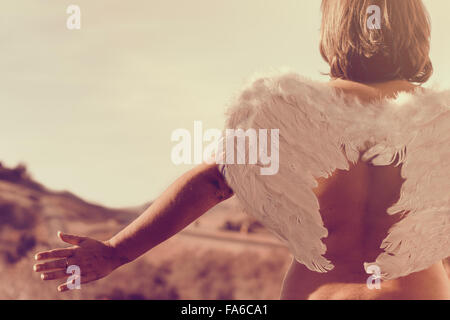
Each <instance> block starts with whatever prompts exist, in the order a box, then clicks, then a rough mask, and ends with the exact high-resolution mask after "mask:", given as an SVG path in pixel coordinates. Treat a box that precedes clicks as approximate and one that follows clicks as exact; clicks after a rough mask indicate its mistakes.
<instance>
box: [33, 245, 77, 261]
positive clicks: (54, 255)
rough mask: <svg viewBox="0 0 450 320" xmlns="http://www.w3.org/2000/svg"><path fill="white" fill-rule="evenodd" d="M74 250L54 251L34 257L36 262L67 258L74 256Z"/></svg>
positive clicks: (40, 253)
mask: <svg viewBox="0 0 450 320" xmlns="http://www.w3.org/2000/svg"><path fill="white" fill-rule="evenodd" d="M73 252H74V248H66V249H53V250H49V251H43V252H39V253H37V254H36V255H35V256H34V259H36V260H48V259H57V258H67V257H70V256H72V255H73Z"/></svg>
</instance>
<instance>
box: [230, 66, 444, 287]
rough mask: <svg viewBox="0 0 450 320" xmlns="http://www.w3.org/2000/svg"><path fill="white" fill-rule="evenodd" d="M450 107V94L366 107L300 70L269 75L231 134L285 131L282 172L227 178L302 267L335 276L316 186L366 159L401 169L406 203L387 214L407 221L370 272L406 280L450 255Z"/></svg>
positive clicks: (235, 168) (234, 119)
mask: <svg viewBox="0 0 450 320" xmlns="http://www.w3.org/2000/svg"><path fill="white" fill-rule="evenodd" d="M449 106H450V90H447V91H445V90H444V91H435V90H432V89H430V90H427V91H425V90H424V91H420V90H416V91H414V92H412V93H401V94H399V95H398V96H396V97H395V98H386V99H383V100H381V101H378V102H372V103H362V102H361V101H359V100H358V99H356V98H355V99H354V100H349V99H348V98H346V99H344V97H343V96H342V95H340V94H338V93H337V92H336V91H335V90H334V89H333V88H331V87H330V86H328V85H327V84H325V83H320V82H315V81H312V80H309V79H307V78H304V77H302V76H300V75H298V74H296V73H293V72H285V73H281V74H277V75H270V76H260V77H258V78H257V79H256V80H253V81H252V82H251V83H250V84H249V85H247V86H246V87H244V89H243V90H242V91H241V93H240V94H238V96H237V97H236V99H235V101H234V102H233V103H232V105H231V107H230V108H229V110H228V113H227V122H226V128H228V129H235V128H241V129H244V130H247V129H279V132H280V134H279V149H278V150H277V151H278V152H279V163H278V165H279V171H278V173H277V174H274V175H261V174H260V168H261V167H262V164H261V163H256V164H244V165H242V164H241V165H237V164H228V163H226V164H224V168H223V172H224V176H225V179H226V180H227V182H228V184H229V185H230V187H231V188H232V189H233V191H234V192H235V194H236V196H237V198H238V199H239V200H240V202H241V204H242V206H243V208H244V210H245V211H246V212H247V213H249V214H250V215H252V216H254V217H255V218H256V219H258V220H260V221H261V223H263V224H264V225H265V226H266V227H267V228H268V229H269V230H271V231H272V232H274V233H275V234H276V235H277V236H278V237H279V238H280V239H281V240H282V241H284V242H285V243H286V245H287V246H288V247H289V248H290V250H291V252H292V254H293V255H294V257H295V259H296V260H297V261H298V262H300V263H302V264H304V265H305V266H306V267H308V268H309V269H310V270H314V271H317V272H327V271H329V270H332V269H333V268H334V265H333V262H332V261H329V260H328V259H326V258H325V257H324V254H325V253H326V247H325V245H324V243H323V241H322V239H323V238H325V237H327V235H328V231H327V229H326V228H325V227H324V223H323V221H322V217H321V215H320V211H319V210H320V206H319V202H318V199H317V198H316V196H315V194H314V193H313V191H312V189H313V188H314V187H316V186H317V180H316V179H317V178H318V177H328V176H329V175H330V174H332V173H333V172H334V171H335V170H336V169H341V170H349V168H350V164H351V163H353V164H355V163H356V162H357V161H359V159H361V160H360V161H366V162H369V163H371V164H372V165H374V166H387V165H396V166H398V165H400V164H402V169H401V175H402V177H403V178H404V179H406V180H405V182H404V183H403V185H402V187H401V190H400V195H401V196H400V198H399V200H398V202H397V203H395V204H394V205H392V206H391V207H390V208H389V209H388V210H387V212H386V213H387V214H396V213H408V214H406V215H405V216H404V218H403V219H402V220H401V221H399V222H398V223H397V224H395V225H393V226H392V227H391V229H390V230H389V233H388V235H387V237H386V238H385V239H384V240H383V241H382V243H381V244H380V248H382V249H384V252H382V253H381V254H380V255H379V256H378V257H377V258H376V260H375V261H372V262H366V263H364V265H362V266H361V268H366V270H367V268H368V267H369V266H370V265H372V264H377V265H378V267H380V269H381V271H382V274H381V275H382V278H384V279H393V278H397V277H400V276H405V275H408V274H410V273H412V272H417V271H420V270H423V269H425V268H427V267H429V266H431V265H432V264H433V263H435V262H437V261H439V260H442V259H444V258H446V257H448V256H450V107H449ZM272 151H274V150H272ZM224 152H226V151H224ZM360 156H361V157H360Z"/></svg>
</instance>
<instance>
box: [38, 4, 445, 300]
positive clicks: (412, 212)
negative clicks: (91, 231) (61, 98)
mask: <svg viewBox="0 0 450 320" xmlns="http://www.w3.org/2000/svg"><path fill="white" fill-rule="evenodd" d="M373 5H375V6H377V7H375V8H379V9H380V10H379V13H380V16H379V18H380V21H379V24H378V25H377V24H374V28H372V27H370V24H368V23H367V20H368V19H373V18H374V17H373V16H372V13H374V14H376V13H377V10H375V9H374V10H375V11H371V10H368V9H369V7H370V8H371V9H373V8H374V7H373ZM322 14H323V17H322V28H321V45H320V52H321V54H322V56H323V58H324V59H325V60H326V61H327V62H328V64H329V65H330V77H331V81H330V82H329V83H326V84H325V83H315V82H312V81H309V80H307V79H304V78H302V77H300V76H298V75H295V74H285V75H281V76H273V77H266V78H261V79H258V80H257V81H255V82H253V83H252V85H251V86H250V87H248V88H246V89H245V90H244V91H243V93H242V94H241V95H240V97H239V98H238V100H237V101H236V104H235V106H234V107H233V108H231V109H230V115H229V118H228V122H227V127H228V128H243V129H248V128H266V129H270V128H280V142H279V152H280V163H279V168H280V170H279V173H278V174H275V175H273V176H262V175H258V173H257V169H259V168H260V165H258V164H257V165H250V164H248V165H233V164H224V165H220V166H218V165H217V164H203V165H200V166H198V167H196V168H195V169H193V170H191V171H189V172H187V173H186V174H184V175H183V176H182V177H180V178H179V179H178V180H177V181H175V183H174V184H172V185H171V186H170V187H169V188H168V189H167V190H166V191H165V192H164V193H163V194H162V195H161V196H160V197H159V198H158V199H157V200H156V201H155V202H154V203H153V204H152V205H151V206H150V207H149V208H148V209H147V210H146V211H145V212H144V213H143V214H142V215H141V216H140V217H139V218H138V219H136V220H135V221H134V222H133V223H131V224H130V225H129V226H128V227H126V228H125V229H124V230H122V231H121V232H119V233H118V234H117V235H115V236H114V237H113V238H111V239H110V240H108V241H97V240H95V239H91V238H87V237H80V236H75V235H68V234H63V233H59V237H60V238H61V240H62V241H64V242H66V243H69V244H72V245H73V246H72V247H70V248H65V249H55V250H51V251H46V252H41V253H38V254H37V255H36V259H37V260H39V261H42V262H40V263H38V264H36V265H35V267H34V270H35V271H37V272H42V279H43V280H52V279H59V278H66V277H67V274H66V273H65V268H66V267H67V266H68V265H78V266H80V268H81V271H82V275H81V280H82V283H87V282H91V281H94V280H97V279H100V278H103V277H105V276H106V275H108V274H109V273H110V272H112V271H113V270H115V269H116V268H118V267H120V266H121V265H123V264H126V263H128V262H131V261H133V260H135V259H136V258H137V257H139V256H140V255H142V254H143V253H145V252H147V251H148V250H150V249H151V248H153V247H155V246H156V245H158V244H159V243H161V242H163V241H165V240H166V239H168V238H170V237H171V236H172V235H174V234H176V233H177V232H179V231H180V230H182V229H183V228H184V227H186V226H187V225H189V224H190V223H191V222H193V221H194V220H195V219H197V218H198V217H199V216H201V215H202V214H203V213H204V212H206V211H207V210H208V209H210V208H212V207H213V206H215V205H216V204H218V203H220V202H221V201H224V200H225V199H228V198H229V197H231V196H232V195H233V193H234V194H236V196H237V197H238V198H239V200H240V201H241V202H242V204H243V206H244V208H245V209H246V211H247V212H248V213H250V214H253V215H254V216H255V217H257V218H259V219H260V220H261V221H262V222H263V223H264V224H265V225H266V226H267V227H268V228H269V229H271V230H272V231H274V232H275V233H276V234H277V235H278V236H279V237H280V238H281V239H282V240H284V241H285V242H286V243H287V244H288V245H289V247H290V249H291V251H292V252H293V255H294V260H293V262H292V265H291V267H290V269H289V271H288V273H287V275H286V277H285V280H284V284H283V289H282V294H281V298H285V299H450V282H449V279H448V277H447V274H446V272H445V268H444V265H443V259H445V258H446V257H447V256H449V255H450V252H448V249H446V248H447V247H450V245H449V244H450V242H449V241H450V240H449V237H450V235H449V233H450V220H449V218H448V217H449V215H450V213H449V212H450V210H449V207H448V205H449V199H448V195H447V194H446V193H445V192H446V190H449V187H450V186H449V185H448V182H447V181H448V179H440V177H445V174H444V175H440V174H439V171H432V170H431V169H430V170H431V171H430V172H428V171H426V170H428V167H427V162H424V159H423V157H424V156H423V155H424V154H425V155H426V156H429V154H430V153H432V152H441V153H440V154H439V155H438V157H437V158H439V159H441V162H440V163H436V162H433V163H432V164H430V163H428V165H430V168H431V165H437V164H438V165H441V169H442V170H441V171H442V172H445V169H446V168H447V169H448V168H449V165H450V164H448V161H447V162H444V161H445V159H448V158H445V155H444V154H443V153H442V152H444V151H441V150H443V148H442V147H439V146H438V145H437V143H434V142H433V141H434V140H433V139H441V140H440V143H447V144H448V143H449V141H450V138H449V137H448V134H447V135H445V131H443V130H441V129H442V128H448V126H449V125H450V119H449V118H450V117H449V112H450V111H449V109H448V105H450V94H449V93H448V92H444V93H437V92H429V91H426V90H422V89H421V88H420V86H418V84H419V85H420V84H422V83H424V82H426V81H427V80H428V79H429V77H430V76H431V73H432V70H433V68H432V64H431V61H430V59H429V48H430V44H429V38H430V24H429V19H428V16H427V13H426V10H425V8H424V6H423V4H422V2H421V0H396V1H383V0H372V1H370V0H364V1H361V0H339V1H336V0H324V1H323V2H322ZM376 18H377V17H375V19H376ZM399 97H403V98H407V99H406V100H407V101H406V102H401V101H400V99H399ZM424 103H425V104H429V105H430V106H429V108H427V109H426V108H425V106H423V104H424ZM446 103H448V104H447V105H445V104H446ZM420 104H422V106H421V107H422V109H419V108H418V107H417V105H420ZM427 107H428V106H427ZM424 110H425V111H424ZM409 117H410V118H409ZM430 123H432V125H430ZM438 129H439V130H441V131H439V133H443V134H439V135H438V134H436V132H437V130H438ZM447 131H448V130H447ZM441 146H442V145H441ZM420 148H423V150H422V151H426V152H422V153H419V152H417V151H418V150H419V151H420V150H421V149H420ZM421 155H422V156H421ZM425 160H427V161H428V162H430V161H431V160H430V158H427V159H425ZM394 161H397V165H395V164H394ZM400 164H402V165H400ZM445 166H447V167H445ZM408 168H409V169H408ZM413 169H414V170H413ZM447 172H448V170H447ZM424 176H425V177H426V178H427V179H425V180H424V179H422V177H424ZM439 179H440V180H439ZM446 180H447V181H446ZM419 185H420V186H421V187H417V186H419ZM414 186H415V187H414ZM436 186H437V187H439V188H436ZM431 191H432V192H431ZM436 195H439V197H437V196H436ZM414 200H417V201H414ZM431 208H436V210H434V211H432V212H429V213H428V212H426V211H427V210H428V211H430V210H431ZM386 212H388V213H389V214H386ZM388 233H389V235H387V234H388ZM322 239H323V240H322ZM383 239H384V240H383ZM380 243H383V249H384V250H383V249H380ZM46 260H50V261H47V262H44V261H46ZM362 265H364V267H362ZM372 267H374V268H372ZM368 271H372V272H375V275H374V276H373V277H372V278H369V276H370V274H368ZM372 272H369V273H372ZM368 278H369V280H368ZM380 279H382V280H383V281H382V282H381V283H380ZM368 283H369V284H373V286H370V285H368ZM58 290H60V291H65V290H68V286H67V284H62V285H60V286H59V287H58Z"/></svg>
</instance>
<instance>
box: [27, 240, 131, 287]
mask: <svg viewBox="0 0 450 320" xmlns="http://www.w3.org/2000/svg"><path fill="white" fill-rule="evenodd" d="M58 237H59V238H60V239H61V240H62V241H64V242H66V243H69V244H72V245H73V246H72V247H69V248H64V249H54V250H50V251H43V252H39V253H37V254H36V256H35V259H36V260H38V261H43V260H51V261H47V262H44V263H38V264H35V265H34V267H33V269H34V271H36V272H42V274H41V279H42V280H55V279H61V278H69V277H70V276H71V274H68V273H66V270H67V267H68V266H70V265H76V266H78V267H79V268H80V273H81V279H80V280H81V283H88V282H91V281H95V280H98V279H101V278H104V277H106V276H107V275H108V274H110V273H111V272H112V271H114V270H115V269H116V268H118V267H119V266H120V265H122V264H123V263H124V262H123V261H120V259H119V257H118V256H117V254H116V251H115V249H114V248H113V247H112V246H110V245H109V243H108V242H107V241H98V240H95V239H92V238H88V237H80V236H76V235H69V234H65V233H62V232H58ZM67 290H69V288H68V286H67V283H64V284H61V285H59V286H58V291H60V292H63V291H67Z"/></svg>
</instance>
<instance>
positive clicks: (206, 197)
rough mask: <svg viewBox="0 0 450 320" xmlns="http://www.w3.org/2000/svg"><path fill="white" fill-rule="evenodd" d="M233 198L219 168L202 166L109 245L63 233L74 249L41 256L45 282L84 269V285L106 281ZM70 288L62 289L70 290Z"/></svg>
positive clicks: (37, 267) (38, 268) (38, 257)
mask: <svg viewBox="0 0 450 320" xmlns="http://www.w3.org/2000/svg"><path fill="white" fill-rule="evenodd" d="M232 194H233V192H232V190H231V189H230V188H229V187H228V186H227V184H226V182H225V180H224V178H223V176H222V175H221V173H220V172H219V170H218V168H217V165H215V164H213V165H207V164H202V165H199V166H197V167H196V168H194V169H192V170H190V171H188V172H187V173H185V174H184V175H182V176H181V177H180V178H178V179H177V180H176V181H175V182H174V183H173V184H172V185H171V186H170V187H169V188H168V189H167V190H166V191H165V192H164V193H163V194H162V195H161V196H160V197H159V198H158V199H157V200H156V201H155V202H154V203H153V204H152V205H151V206H150V207H149V208H148V209H147V210H146V211H145V212H144V213H143V214H142V215H140V216H139V217H138V218H137V219H136V220H135V221H133V222H132V223H131V224H130V225H129V226H127V227H126V228H125V229H123V230H122V231H120V232H119V233H118V234H117V235H115V236H114V237H112V238H111V239H110V240H108V241H98V240H94V239H91V238H87V237H80V236H74V235H68V234H62V233H59V234H58V236H59V237H60V238H61V240H62V241H64V242H67V243H70V244H73V245H74V246H73V247H70V248H65V249H54V250H51V251H45V252H40V253H38V254H36V260H39V261H41V260H50V259H52V261H49V262H44V263H38V264H36V265H35V266H34V270H35V271H37V272H42V275H41V278H42V279H43V280H53V279H59V278H67V277H68V275H67V274H66V273H65V271H66V270H65V269H66V267H67V265H77V266H79V267H80V270H81V283H87V282H91V281H94V280H97V279H100V278H103V277H105V276H106V275H108V274H109V273H111V272H112V271H113V270H114V269H116V268H118V267H119V266H121V265H123V264H125V263H128V262H131V261H133V260H135V259H136V258H137V257H139V256H140V255H142V254H143V253H145V252H147V251H148V250H150V249H152V248H153V247H155V246H157V245H158V244H160V243H161V242H163V241H165V240H167V239H168V238H170V237H171V236H173V235H174V234H176V233H177V232H179V231H181V230H182V229H184V228H185V227H186V226H188V225H189V224H190V223H191V222H193V221H194V220H196V219H197V218H198V217H200V216H201V215H202V214H203V213H205V212H206V211H208V210H209V209H210V208H212V207H213V206H215V205H216V204H218V203H220V202H222V201H224V200H226V199H228V198H229V197H231V196H232ZM67 289H68V287H67V284H63V285H60V286H59V287H58V290H60V291H65V290H67Z"/></svg>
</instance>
